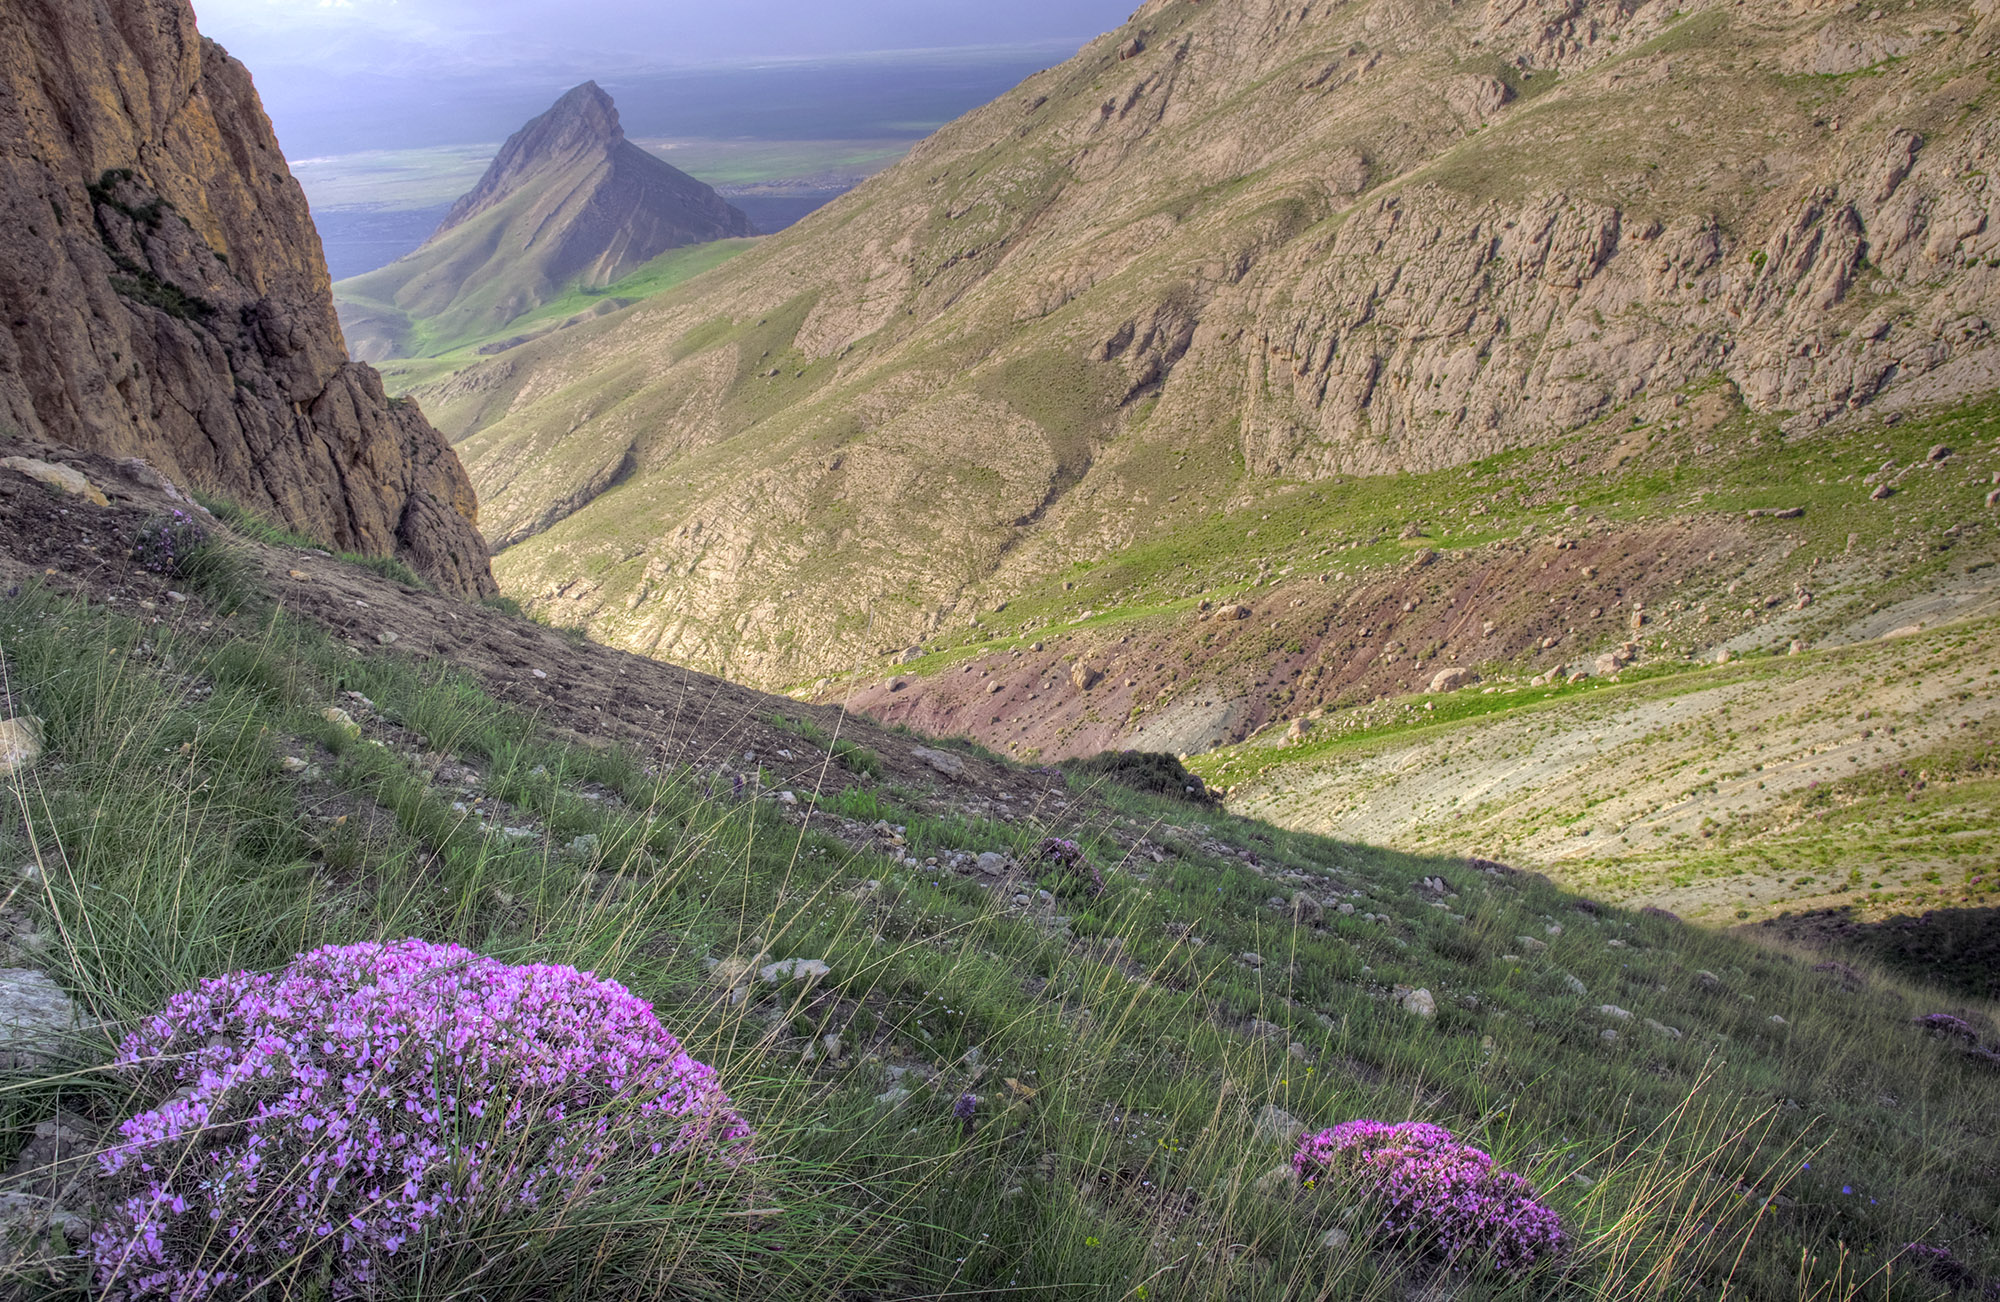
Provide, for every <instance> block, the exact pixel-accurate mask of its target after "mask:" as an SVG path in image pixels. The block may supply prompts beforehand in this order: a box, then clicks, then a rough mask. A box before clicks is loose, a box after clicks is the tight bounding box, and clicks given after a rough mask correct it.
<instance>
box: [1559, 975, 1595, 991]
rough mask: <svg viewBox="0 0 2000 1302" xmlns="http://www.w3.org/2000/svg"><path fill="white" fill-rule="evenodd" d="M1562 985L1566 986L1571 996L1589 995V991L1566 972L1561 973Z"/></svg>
mask: <svg viewBox="0 0 2000 1302" xmlns="http://www.w3.org/2000/svg"><path fill="white" fill-rule="evenodd" d="M1563 985H1564V986H1566V987H1567V988H1568V989H1569V992H1570V993H1571V994H1573V995H1578V996H1581V995H1586V994H1589V993H1590V991H1589V990H1588V989H1587V988H1586V987H1585V986H1584V984H1583V982H1581V981H1579V980H1577V979H1576V978H1575V977H1574V976H1572V975H1570V974H1569V973H1568V972H1565V973H1563Z"/></svg>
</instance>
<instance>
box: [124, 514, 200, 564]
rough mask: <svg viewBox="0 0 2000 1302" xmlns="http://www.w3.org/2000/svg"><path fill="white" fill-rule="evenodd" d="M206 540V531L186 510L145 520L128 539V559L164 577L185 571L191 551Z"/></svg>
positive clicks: (196, 549)
mask: <svg viewBox="0 0 2000 1302" xmlns="http://www.w3.org/2000/svg"><path fill="white" fill-rule="evenodd" d="M207 541H208V531H207V530H206V529H203V528H202V527H201V525H199V524H197V523H196V522H195V519H194V517H193V516H191V515H189V514H188V513H187V512H186V511H175V512H174V513H173V514H172V515H170V516H164V517H161V518H157V519H153V520H148V521H147V522H146V523H145V525H144V527H142V528H141V529H140V530H139V534H138V536H137V537H136V538H134V539H133V540H132V559H133V560H135V561H137V562H138V563H139V565H140V566H141V567H142V568H144V569H148V570H151V571H152V572H153V573H155V574H164V575H166V576H167V577H168V578H176V577H180V576H182V575H185V574H186V573H187V571H188V568H189V566H190V565H192V564H193V561H194V557H195V554H196V553H197V552H199V551H200V550H201V546H202V544H203V543H205V542H207Z"/></svg>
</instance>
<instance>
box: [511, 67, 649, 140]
mask: <svg viewBox="0 0 2000 1302" xmlns="http://www.w3.org/2000/svg"><path fill="white" fill-rule="evenodd" d="M540 121H541V122H544V123H547V124H550V125H555V126H570V127H576V128H579V129H581V130H584V131H588V132H590V133H591V134H594V135H597V136H599V137H601V138H603V139H605V140H622V139H624V138H625V132H624V129H623V128H622V127H621V126H620V125H619V123H618V106H617V105H616V104H614V103H612V102H611V96H610V95H608V94H606V93H605V90H604V87H602V86H600V85H598V84H597V83H596V82H594V81H586V82H584V83H583V84H582V85H581V86H576V87H573V88H572V89H570V90H568V91H565V92H564V93H563V97H562V98H561V99H559V100H557V101H556V102H555V104H554V105H553V106H552V107H551V108H550V109H549V111H548V112H547V113H544V114H543V115H542V116H541V118H540ZM530 125H531V126H532V125H533V124H530Z"/></svg>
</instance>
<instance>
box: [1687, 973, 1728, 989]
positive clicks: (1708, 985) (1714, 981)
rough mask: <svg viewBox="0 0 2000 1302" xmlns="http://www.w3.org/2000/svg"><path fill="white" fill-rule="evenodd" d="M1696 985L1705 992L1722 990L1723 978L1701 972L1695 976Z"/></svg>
mask: <svg viewBox="0 0 2000 1302" xmlns="http://www.w3.org/2000/svg"><path fill="white" fill-rule="evenodd" d="M1694 983H1695V984H1696V985H1698V986H1700V987H1701V988H1702V989H1704V990H1720V989H1722V978H1721V977H1719V976H1717V975H1715V973H1713V972H1708V971H1701V972H1697V973H1695V974H1694Z"/></svg>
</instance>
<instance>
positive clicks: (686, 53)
mask: <svg viewBox="0 0 2000 1302" xmlns="http://www.w3.org/2000/svg"><path fill="white" fill-rule="evenodd" d="M1133 2H1134V0H1008V2H1007V3H1002V4H995V3H993V2H992V0H847V2H846V3H841V2H840V0H737V2H735V3H715V2H714V0H708V2H706V3H703V2H702V0H569V2H568V3H551V2H550V0H196V10H197V12H198V14H199V16H200V19H201V23H202V27H203V30H204V31H206V32H207V33H208V34H209V35H211V36H213V37H215V38H216V39H217V40H219V41H221V42H222V43H223V44H225V45H227V46H229V47H230V49H231V50H232V51H233V52H235V53H237V54H239V55H240V56H241V57H243V58H244V59H246V60H247V61H250V62H251V63H252V66H253V67H254V66H257V65H259V64H261V65H263V66H266V67H278V66H284V67H296V68H319V69H323V70H326V71H329V72H343V71H358V70H363V69H365V70H369V71H374V72H382V71H391V70H395V69H399V68H408V69H410V70H411V71H413V72H414V71H417V70H419V69H423V68H429V69H431V70H432V71H436V70H437V69H439V68H441V67H442V68H478V67H494V68H497V67H508V66H535V67H554V66H575V67H581V66H589V67H592V68H597V69H602V70H607V71H617V70H619V68H625V69H635V68H639V67H644V66H653V67H658V66H662V65H668V64H687V63H710V62H715V61H720V60H740V59H757V58H768V57H799V56H822V55H829V54H846V53H854V52H859V51H872V50H892V49H894V50H908V49H919V48H935V47H945V46H966V45H1010V44H1027V43H1046V42H1057V41H1069V42H1072V43H1074V42H1081V41H1082V40H1085V39H1087V38H1089V37H1091V36H1094V35H1097V34H1098V33H1100V32H1103V31H1106V30H1109V29H1110V28H1112V27H1115V26H1117V25H1118V24H1119V23H1121V22H1123V21H1124V20H1125V18H1126V17H1127V16H1128V14H1129V12H1130V9H1131V5H1132V3H1133ZM606 65H617V67H611V68H607V67H606Z"/></svg>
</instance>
